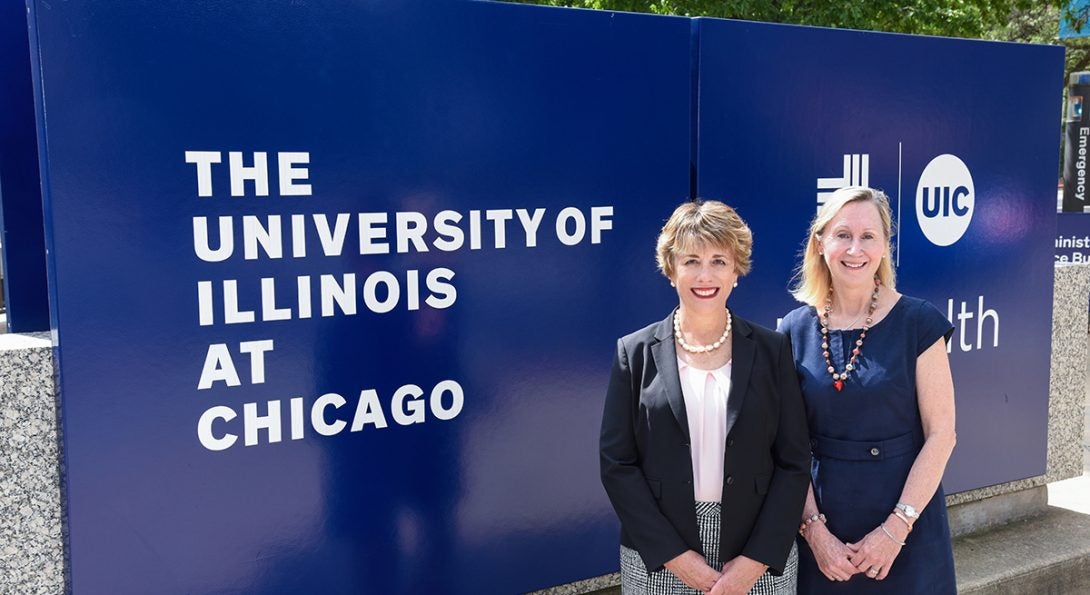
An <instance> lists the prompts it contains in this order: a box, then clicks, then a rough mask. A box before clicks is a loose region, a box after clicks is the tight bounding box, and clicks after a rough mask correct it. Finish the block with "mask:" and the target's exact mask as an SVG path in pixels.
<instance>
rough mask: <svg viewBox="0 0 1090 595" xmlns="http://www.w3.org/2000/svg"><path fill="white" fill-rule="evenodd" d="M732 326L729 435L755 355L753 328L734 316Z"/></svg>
mask: <svg viewBox="0 0 1090 595" xmlns="http://www.w3.org/2000/svg"><path fill="white" fill-rule="evenodd" d="M733 326H734V329H733V331H734V341H733V342H732V344H731V347H732V348H733V349H734V353H732V354H731V360H732V363H731V371H730V396H729V398H728V399H727V436H730V430H731V428H733V427H734V422H736V421H738V414H739V413H740V412H741V411H742V401H743V400H745V397H746V393H747V392H748V391H747V390H746V389H747V388H748V387H749V376H750V374H751V373H752V372H753V358H754V357H756V355H757V344H756V343H755V342H754V341H753V339H752V338H751V337H750V335H751V334H752V333H753V330H752V329H751V328H750V326H749V324H748V323H747V322H746V321H745V320H742V319H741V318H738V317H737V316H735V317H734V325H733ZM674 374H675V375H676V374H677V372H674Z"/></svg>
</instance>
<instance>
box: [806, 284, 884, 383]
mask: <svg viewBox="0 0 1090 595" xmlns="http://www.w3.org/2000/svg"><path fill="white" fill-rule="evenodd" d="M880 286H881V283H880V282H879V281H878V276H877V275H876V276H875V277H874V293H872V294H871V295H870V306H869V307H868V308H867V320H866V321H864V322H863V332H861V333H859V338H858V339H856V341H855V348H854V349H852V356H851V358H849V359H848V363H847V364H845V365H844V371H843V372H840V373H837V371H836V368H834V367H833V360H832V359H830V356H829V313H830V312H832V310H833V288H832V287H829V295H828V296H826V297H825V311H824V312H822V314H821V318H820V320H821V354H822V355H823V356H824V357H825V365H826V366H828V370H829V374H832V376H833V386H834V387H836V390H837V391H840V390H842V389H843V388H844V381H845V380H847V379H848V372H851V371H852V370H854V369H855V362H856V360H858V359H859V354H860V353H861V352H862V351H863V339H864V338H866V336H867V331H868V330H870V325H871V322H873V320H874V311H875V310H877V309H878V289H879V287H880ZM856 320H858V319H856Z"/></svg>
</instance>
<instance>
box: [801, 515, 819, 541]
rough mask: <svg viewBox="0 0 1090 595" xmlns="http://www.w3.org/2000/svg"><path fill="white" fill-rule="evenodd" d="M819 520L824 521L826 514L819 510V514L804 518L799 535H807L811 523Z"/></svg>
mask: <svg viewBox="0 0 1090 595" xmlns="http://www.w3.org/2000/svg"><path fill="white" fill-rule="evenodd" d="M817 521H821V522H822V523H824V522H825V514H824V513H820V512H819V513H818V514H812V515H810V516H809V517H807V518H805V519H803V521H802V524H800V525H799V535H802V536H803V537H806V530H807V529H809V528H810V525H812V524H814V523H815V522H817Z"/></svg>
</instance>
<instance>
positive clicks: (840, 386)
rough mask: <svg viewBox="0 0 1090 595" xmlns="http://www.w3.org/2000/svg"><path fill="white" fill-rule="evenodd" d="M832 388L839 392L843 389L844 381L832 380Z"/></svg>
mask: <svg viewBox="0 0 1090 595" xmlns="http://www.w3.org/2000/svg"><path fill="white" fill-rule="evenodd" d="M833 386H835V387H836V390H837V391H838V392H839V391H841V390H843V389H844V381H843V380H834V381H833Z"/></svg>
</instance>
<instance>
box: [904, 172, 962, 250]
mask: <svg viewBox="0 0 1090 595" xmlns="http://www.w3.org/2000/svg"><path fill="white" fill-rule="evenodd" d="M975 204H976V190H975V189H974V188H973V177H972V176H971V175H969V168H968V167H965V163H964V162H963V161H962V160H961V159H958V158H957V157H956V156H954V155H950V154H946V155H939V156H938V157H936V158H934V159H932V160H931V163H928V164H927V167H925V168H924V169H923V173H922V174H920V183H919V185H918V186H916V221H918V222H919V223H920V229H921V230H922V231H923V235H925V236H927V239H928V240H931V243H932V244H935V245H936V246H949V245H950V244H953V243H954V242H956V241H958V240H960V239H961V236H963V235H965V230H966V229H968V228H969V222H970V221H972V219H973V207H974V205H975Z"/></svg>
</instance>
